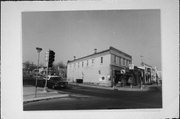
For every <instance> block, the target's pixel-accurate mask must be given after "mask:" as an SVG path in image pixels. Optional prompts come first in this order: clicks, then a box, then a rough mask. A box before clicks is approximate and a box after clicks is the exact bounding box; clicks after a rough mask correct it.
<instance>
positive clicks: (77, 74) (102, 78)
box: [67, 47, 132, 86]
mask: <svg viewBox="0 0 180 119" xmlns="http://www.w3.org/2000/svg"><path fill="white" fill-rule="evenodd" d="M131 63H132V56H130V55H128V54H126V53H124V52H122V51H120V50H118V49H116V48H113V47H110V48H109V49H107V50H104V51H101V52H95V53H93V54H91V55H88V56H85V57H82V58H78V59H74V60H72V61H68V63H67V79H68V81H69V82H76V81H77V80H78V79H81V80H82V81H83V83H94V84H98V85H104V86H113V85H114V82H116V80H117V79H118V78H119V74H120V73H122V72H123V71H125V70H126V69H127V68H128V67H129V64H131Z"/></svg>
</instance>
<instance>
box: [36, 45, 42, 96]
mask: <svg viewBox="0 0 180 119" xmlns="http://www.w3.org/2000/svg"><path fill="white" fill-rule="evenodd" d="M36 50H37V53H38V64H37V69H38V68H39V59H40V58H39V56H40V52H41V51H42V48H39V47H36ZM35 87H36V89H35V97H36V96H37V76H36V86H35Z"/></svg>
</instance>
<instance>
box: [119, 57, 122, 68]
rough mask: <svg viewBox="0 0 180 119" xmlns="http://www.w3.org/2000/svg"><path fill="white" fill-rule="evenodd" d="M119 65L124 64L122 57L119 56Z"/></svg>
mask: <svg viewBox="0 0 180 119" xmlns="http://www.w3.org/2000/svg"><path fill="white" fill-rule="evenodd" d="M119 65H120V66H121V65H122V63H121V57H119Z"/></svg>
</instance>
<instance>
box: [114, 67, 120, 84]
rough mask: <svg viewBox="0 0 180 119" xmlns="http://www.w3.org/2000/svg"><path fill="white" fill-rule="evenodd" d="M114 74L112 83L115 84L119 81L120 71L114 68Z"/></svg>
mask: <svg viewBox="0 0 180 119" xmlns="http://www.w3.org/2000/svg"><path fill="white" fill-rule="evenodd" d="M114 75H115V79H114V84H115V85H116V84H117V83H118V81H120V77H121V72H120V71H118V70H115V72H114Z"/></svg>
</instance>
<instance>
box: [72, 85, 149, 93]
mask: <svg viewBox="0 0 180 119" xmlns="http://www.w3.org/2000/svg"><path fill="white" fill-rule="evenodd" d="M69 84H70V85H73V86H80V87H90V88H98V89H106V90H117V91H139V92H142V91H149V87H146V88H143V89H140V88H133V89H131V88H118V87H115V88H113V87H103V86H91V85H83V84H73V83H69Z"/></svg>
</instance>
